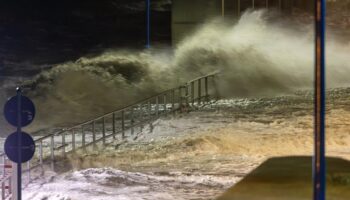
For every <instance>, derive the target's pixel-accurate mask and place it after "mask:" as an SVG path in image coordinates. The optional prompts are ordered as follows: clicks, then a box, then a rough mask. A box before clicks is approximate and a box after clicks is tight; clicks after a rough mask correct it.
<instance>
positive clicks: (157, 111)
mask: <svg viewBox="0 0 350 200" xmlns="http://www.w3.org/2000/svg"><path fill="white" fill-rule="evenodd" d="M158 97H159V96H156V116H157V117H158V114H159V98H158Z"/></svg>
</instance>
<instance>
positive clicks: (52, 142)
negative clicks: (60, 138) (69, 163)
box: [50, 135, 55, 170]
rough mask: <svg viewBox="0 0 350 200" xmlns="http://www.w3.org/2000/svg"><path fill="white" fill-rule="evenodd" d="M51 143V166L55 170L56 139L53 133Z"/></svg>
mask: <svg viewBox="0 0 350 200" xmlns="http://www.w3.org/2000/svg"><path fill="white" fill-rule="evenodd" d="M50 138H51V145H50V153H51V168H52V170H54V163H55V153H54V151H55V139H54V135H51V137H50Z"/></svg>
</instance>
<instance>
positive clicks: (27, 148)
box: [5, 132, 35, 163]
mask: <svg viewBox="0 0 350 200" xmlns="http://www.w3.org/2000/svg"><path fill="white" fill-rule="evenodd" d="M18 134H21V146H19V141H18ZM19 149H21V152H19ZM34 152H35V143H34V140H33V138H32V136H30V135H29V134H28V133H25V132H14V133H12V134H11V135H9V136H8V137H7V138H6V141H5V153H6V155H7V157H8V158H9V159H10V160H11V161H13V162H15V163H24V162H27V161H29V160H30V159H32V157H33V155H34ZM19 153H21V158H20V159H21V160H18V159H19V156H18V155H19Z"/></svg>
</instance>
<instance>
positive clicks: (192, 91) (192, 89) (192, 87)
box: [191, 81, 194, 106]
mask: <svg viewBox="0 0 350 200" xmlns="http://www.w3.org/2000/svg"><path fill="white" fill-rule="evenodd" d="M191 101H192V106H194V82H193V81H192V82H191Z"/></svg>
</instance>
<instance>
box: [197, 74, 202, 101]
mask: <svg viewBox="0 0 350 200" xmlns="http://www.w3.org/2000/svg"><path fill="white" fill-rule="evenodd" d="M201 97H202V85H201V79H198V105H200V104H201Z"/></svg>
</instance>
